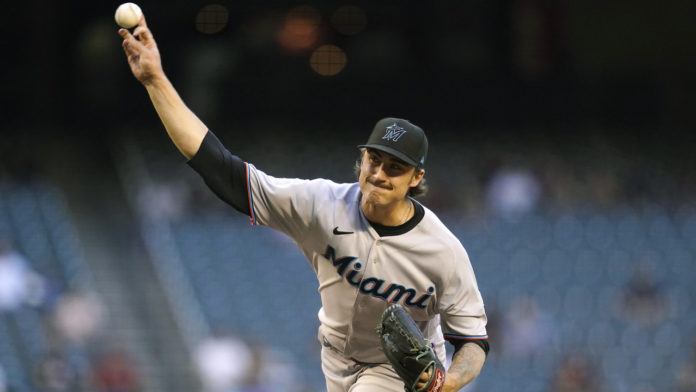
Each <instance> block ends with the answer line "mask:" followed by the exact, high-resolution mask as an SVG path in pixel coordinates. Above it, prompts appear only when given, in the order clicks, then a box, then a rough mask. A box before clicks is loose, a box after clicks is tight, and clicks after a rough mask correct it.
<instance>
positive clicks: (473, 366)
mask: <svg viewBox="0 0 696 392" xmlns="http://www.w3.org/2000/svg"><path fill="white" fill-rule="evenodd" d="M484 362H486V353H485V352H484V351H483V349H482V348H481V346H479V345H477V344H474V343H464V345H462V347H461V348H460V349H459V350H458V351H457V352H456V353H454V356H453V357H452V364H451V365H450V367H449V369H447V375H446V376H445V385H444V386H443V388H442V392H455V391H458V390H459V389H461V388H463V387H464V386H465V385H467V384H469V383H470V382H472V381H473V380H474V379H475V378H476V377H477V376H478V375H479V373H481V369H482V368H483V364H484Z"/></svg>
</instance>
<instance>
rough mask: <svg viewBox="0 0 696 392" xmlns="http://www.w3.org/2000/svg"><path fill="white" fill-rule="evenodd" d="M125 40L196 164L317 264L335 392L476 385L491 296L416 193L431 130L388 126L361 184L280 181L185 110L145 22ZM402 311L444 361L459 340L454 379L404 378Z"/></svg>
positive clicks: (360, 174)
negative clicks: (387, 332) (397, 345)
mask: <svg viewBox="0 0 696 392" xmlns="http://www.w3.org/2000/svg"><path fill="white" fill-rule="evenodd" d="M119 34H120V35H121V37H122V38H123V49H124V50H125V53H126V56H127V58H128V64H129V65H130V69H131V71H132V72H133V75H134V76H135V78H136V79H137V80H138V81H140V82H141V83H142V84H143V86H144V87H145V89H146V90H147V93H148V94H149V96H150V99H151V101H152V104H153V106H154V108H155V110H156V111H157V114H158V115H159V117H160V119H161V121H162V123H163V124H164V127H165V128H166V130H167V133H168V135H169V137H170V138H171V140H172V141H173V143H174V144H175V145H176V147H177V148H178V149H179V151H180V152H181V153H182V154H183V155H184V156H185V157H186V158H187V159H188V164H189V165H190V166H191V167H192V168H193V169H194V170H196V171H197V172H198V173H199V174H200V175H201V176H202V177H203V179H204V180H205V182H206V184H207V185H208V186H209V187H210V188H211V189H212V191H213V192H215V194H217V195H218V196H219V197H220V198H221V199H222V200H224V201H225V202H227V203H228V204H230V205H231V206H232V207H234V208H235V209H237V210H238V211H240V212H241V213H244V214H246V215H248V216H249V217H250V219H251V223H252V225H265V226H269V227H272V228H274V229H276V230H279V231H281V232H283V233H285V234H287V235H288V236H290V237H291V238H292V239H293V240H294V241H295V242H296V243H297V245H298V247H299V248H300V250H301V251H302V252H303V253H304V255H305V256H306V257H307V260H308V261H309V264H310V265H311V267H312V269H313V270H314V272H315V273H316V275H317V278H318V281H319V294H320V296H321V303H322V307H321V309H319V314H318V316H319V321H320V327H319V331H318V338H319V342H320V344H321V345H322V351H321V361H322V370H323V372H324V376H325V378H326V387H327V390H328V391H329V392H338V391H351V392H374V391H392V392H401V391H403V390H404V389H405V388H406V389H407V390H415V391H418V390H423V391H425V390H428V391H433V390H438V391H457V390H459V389H460V388H462V387H463V386H464V385H466V384H468V383H470V382H471V381H472V380H473V379H474V378H476V376H477V375H478V374H479V372H480V371H481V368H482V367H483V364H484V362H485V358H486V354H487V352H488V340H487V339H488V336H487V334H486V314H485V311H484V306H483V300H482V298H481V294H480V292H479V289H478V286H477V283H476V278H475V276H474V271H473V269H472V267H471V263H470V262H469V257H468V255H467V253H466V251H465V250H464V248H463V246H462V245H461V243H460V242H459V240H458V239H457V238H456V237H455V236H454V235H453V234H452V233H451V232H450V231H449V230H448V229H447V228H446V227H445V225H444V224H443V223H442V222H440V220H439V219H438V218H437V217H436V216H435V214H434V213H433V212H432V211H430V210H429V209H428V208H426V207H425V206H423V205H422V204H421V203H419V202H418V201H416V200H415V198H414V197H415V196H418V195H419V194H422V193H423V192H424V190H425V184H424V178H423V177H424V175H425V170H424V167H425V163H426V155H427V152H428V141H427V139H426V136H425V133H424V132H423V130H422V129H421V128H420V127H418V126H416V125H414V124H413V123H411V122H409V121H407V120H404V119H401V118H392V117H389V118H384V119H381V120H379V121H377V123H376V125H375V127H374V129H373V130H372V132H371V134H370V135H369V137H368V139H367V142H366V143H365V144H364V145H361V146H358V147H359V158H358V161H357V163H356V165H355V170H356V176H357V182H355V183H349V184H339V183H335V182H332V181H329V180H324V179H316V180H298V179H285V178H276V177H272V176H271V175H269V174H266V173H264V172H262V171H261V170H259V169H257V168H256V167H254V166H253V165H252V164H251V163H248V162H245V161H243V160H242V159H240V158H239V157H237V156H235V155H233V154H232V153H230V152H229V151H228V150H227V149H226V148H225V147H224V146H223V145H222V144H221V142H220V141H219V140H218V139H217V137H216V136H215V135H214V134H213V133H212V132H211V131H210V130H209V129H208V128H207V127H206V125H205V124H204V123H203V122H202V121H201V120H200V119H198V117H197V116H196V115H195V114H194V113H193V112H192V111H191V110H190V109H188V107H187V106H186V105H185V104H184V102H183V101H182V99H181V98H180V97H179V95H178V93H177V92H176V90H175V89H174V87H173V85H172V84H171V83H170V81H169V80H168V79H167V77H166V76H165V73H164V71H163V69H162V64H161V61H160V54H159V51H158V48H157V44H156V43H155V40H154V38H153V36H152V33H151V32H150V30H149V29H148V27H147V24H146V22H145V17H142V19H141V20H140V23H139V24H138V26H137V27H136V28H135V30H134V31H133V34H132V35H131V33H130V32H129V31H128V30H125V29H121V30H119ZM327 158H328V157H327ZM348 164H349V163H348ZM393 304H398V305H400V306H401V307H402V308H403V309H404V310H405V311H406V313H408V316H410V317H411V318H412V319H413V320H414V321H415V325H416V326H417V328H418V329H419V330H420V332H422V336H423V337H424V338H425V342H428V343H429V344H430V346H431V347H432V349H433V351H434V353H435V355H436V356H437V358H438V359H439V360H440V361H441V362H442V363H445V346H444V343H445V340H448V341H449V342H451V343H452V344H453V345H454V348H455V353H454V355H453V357H452V361H451V364H450V366H449V367H448V368H447V367H445V368H446V369H447V371H446V373H444V374H445V377H444V383H443V382H442V381H443V380H442V377H441V376H440V377H437V378H436V379H435V380H433V379H434V377H431V374H432V369H426V370H427V371H424V372H423V374H422V375H421V376H420V381H419V382H417V383H416V384H415V385H412V386H411V385H409V386H405V385H404V381H403V380H402V378H401V377H400V376H399V375H398V374H397V373H396V372H395V370H394V367H393V366H392V364H391V363H390V362H389V361H388V359H387V358H386V356H385V353H384V351H383V350H382V348H381V346H380V336H379V335H378V334H377V332H376V330H375V329H376V327H377V326H378V324H380V322H381V320H382V314H383V312H384V311H385V309H387V308H388V307H390V305H393Z"/></svg>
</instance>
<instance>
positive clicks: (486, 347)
mask: <svg viewBox="0 0 696 392" xmlns="http://www.w3.org/2000/svg"><path fill="white" fill-rule="evenodd" d="M448 341H449V342H450V343H452V346H454V352H455V353H456V352H457V351H459V349H460V348H462V346H463V345H464V343H474V344H476V345H478V346H480V347H481V349H483V352H484V353H486V356H488V351H489V350H490V346H489V345H488V339H476V340H454V339H452V340H448Z"/></svg>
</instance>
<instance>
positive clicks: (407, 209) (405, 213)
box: [360, 198, 413, 226]
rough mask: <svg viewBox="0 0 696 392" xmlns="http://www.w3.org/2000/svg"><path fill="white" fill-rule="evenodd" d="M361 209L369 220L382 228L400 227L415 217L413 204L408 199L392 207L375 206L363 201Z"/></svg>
mask: <svg viewBox="0 0 696 392" xmlns="http://www.w3.org/2000/svg"><path fill="white" fill-rule="evenodd" d="M360 208H361V209H362V212H363V214H365V218H367V220H369V221H370V222H373V223H377V224H380V225H382V226H400V225H403V224H404V223H405V222H407V221H408V220H409V219H411V217H413V203H412V202H411V200H410V199H408V198H406V199H404V200H400V201H398V202H396V203H393V204H391V205H375V204H373V203H369V202H367V201H366V200H363V201H362V203H361V204H360Z"/></svg>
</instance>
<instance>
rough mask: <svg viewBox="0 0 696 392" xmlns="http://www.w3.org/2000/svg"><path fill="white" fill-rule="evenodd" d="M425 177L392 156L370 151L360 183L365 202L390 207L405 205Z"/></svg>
mask: <svg viewBox="0 0 696 392" xmlns="http://www.w3.org/2000/svg"><path fill="white" fill-rule="evenodd" d="M424 173H425V172H424V171H423V170H418V171H416V168H415V167H414V166H411V165H409V164H408V163H406V162H404V161H402V160H400V159H398V158H396V157H394V156H393V155H390V154H387V153H385V152H382V151H378V150H370V149H368V150H366V151H364V152H363V154H362V161H361V165H360V176H359V178H358V182H359V183H360V190H361V191H362V194H363V199H364V200H365V201H367V202H370V203H374V204H375V205H388V204H392V203H395V202H399V201H402V200H403V199H404V198H405V197H406V195H407V194H408V190H409V188H411V187H414V186H417V185H418V183H420V181H421V179H422V178H423V174H424Z"/></svg>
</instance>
